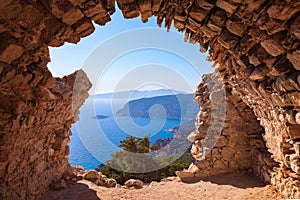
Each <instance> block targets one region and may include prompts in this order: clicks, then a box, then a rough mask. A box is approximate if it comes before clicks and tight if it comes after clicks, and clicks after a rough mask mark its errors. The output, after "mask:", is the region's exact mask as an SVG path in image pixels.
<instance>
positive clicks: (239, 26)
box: [226, 20, 248, 37]
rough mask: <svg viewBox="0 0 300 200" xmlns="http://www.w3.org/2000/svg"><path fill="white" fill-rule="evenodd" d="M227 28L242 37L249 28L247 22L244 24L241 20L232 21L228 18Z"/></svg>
mask: <svg viewBox="0 0 300 200" xmlns="http://www.w3.org/2000/svg"><path fill="white" fill-rule="evenodd" d="M226 28H227V29H228V30H229V31H230V32H231V33H233V34H235V35H238V36H240V37H242V36H243V34H244V33H245V31H246V30H247V28H248V25H247V24H244V23H242V22H239V21H231V20H227V21H226Z"/></svg>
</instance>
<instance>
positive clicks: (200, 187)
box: [43, 174, 283, 200]
mask: <svg viewBox="0 0 300 200" xmlns="http://www.w3.org/2000/svg"><path fill="white" fill-rule="evenodd" d="M43 199H45V200H67V199H72V200H99V199H101V200H112V199H118V200H119V199H122V200H125V199H126V200H127V199H135V200H154V199H159V200H182V199H183V200H185V199H187V200H202V199H203V200H204V199H205V200H212V199H216V200H219V199H230V200H231V199H236V200H246V199H249V200H250V199H251V200H262V199H263V200H271V199H272V200H274V199H283V198H281V197H280V196H279V195H278V194H277V192H276V191H275V190H274V189H273V188H272V186H270V185H264V184H262V183H260V182H259V181H257V180H256V179H255V177H251V176H247V175H242V174H230V175H223V176H215V177H211V178H207V179H202V180H192V181H189V182H181V181H179V180H178V179H176V180H173V181H169V182H160V183H158V182H152V183H150V184H148V185H144V188H142V189H125V188H105V187H98V186H96V185H95V184H93V183H91V182H88V181H79V182H78V183H70V184H69V185H68V188H67V189H65V190H61V191H48V193H47V194H46V195H45V196H44V198H43Z"/></svg>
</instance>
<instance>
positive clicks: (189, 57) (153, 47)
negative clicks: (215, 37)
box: [48, 10, 212, 94]
mask: <svg viewBox="0 0 300 200" xmlns="http://www.w3.org/2000/svg"><path fill="white" fill-rule="evenodd" d="M111 18H112V21H111V22H109V23H108V24H106V26H104V27H101V26H98V25H95V27H96V30H95V32H94V33H93V34H92V35H90V36H88V37H86V38H84V39H82V40H81V41H80V42H79V43H78V44H69V43H66V44H65V45H64V46H63V47H59V48H50V56H51V62H50V63H49V64H48V67H49V69H50V71H51V72H52V74H53V76H55V77H62V76H64V75H68V74H70V73H73V72H74V71H75V70H77V69H80V68H82V69H83V70H84V71H85V72H86V73H87V75H88V77H89V79H90V80H91V82H92V83H93V88H92V89H91V90H90V94H94V93H106V92H112V91H128V90H134V89H138V90H151V89H161V88H165V89H175V90H178V91H186V92H192V91H194V90H195V88H196V86H197V85H198V84H199V83H200V81H201V76H202V74H205V73H210V72H211V71H212V69H211V67H210V66H211V63H209V62H207V61H206V54H201V53H200V52H199V45H198V44H195V45H192V44H189V43H186V42H184V41H183V34H182V33H179V32H178V31H177V30H175V29H173V28H172V29H171V30H170V32H167V30H166V29H165V28H159V27H158V26H157V24H156V19H155V18H154V17H152V18H151V19H149V21H148V22H147V23H145V24H144V23H142V22H141V19H140V18H137V19H130V20H128V19H127V20H124V19H123V16H122V14H121V13H120V11H119V10H117V12H116V13H115V14H114V15H113V16H111Z"/></svg>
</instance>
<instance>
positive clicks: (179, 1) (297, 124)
mask: <svg viewBox="0 0 300 200" xmlns="http://www.w3.org/2000/svg"><path fill="white" fill-rule="evenodd" d="M117 5H118V6H119V8H120V9H121V10H122V13H123V15H124V17H125V18H133V17H138V16H140V17H141V18H142V20H143V21H144V22H146V21H147V19H148V18H149V17H151V16H153V15H155V16H156V17H157V23H158V25H159V26H161V25H162V23H163V21H164V22H165V26H166V28H170V26H171V25H172V24H174V26H175V27H176V28H177V29H178V30H179V31H183V32H184V33H185V38H184V39H185V40H186V41H189V42H192V43H199V44H200V51H201V52H205V51H207V50H208V48H209V47H210V48H209V59H210V60H211V61H214V63H215V65H216V74H219V75H218V76H219V77H218V79H219V80H220V81H221V85H219V86H218V87H216V89H217V91H215V92H214V90H211V91H209V92H211V93H214V94H213V95H211V94H208V93H205V92H203V91H202V90H205V88H207V85H208V84H209V82H210V79H212V78H213V76H214V75H210V76H209V75H208V76H206V80H203V84H200V86H199V88H198V89H197V92H196V94H195V96H196V100H197V101H198V102H199V103H200V105H201V106H202V107H201V112H200V113H199V116H198V119H197V123H196V131H195V133H194V135H193V140H192V141H193V142H194V146H193V149H192V154H193V155H194V156H195V158H196V159H197V161H196V162H195V164H194V165H193V166H191V168H192V169H191V170H192V171H193V176H195V175H199V176H200V175H203V176H206V175H213V174H217V173H221V172H227V171H235V170H242V169H247V170H249V169H251V170H250V171H253V172H254V173H255V174H257V175H258V176H259V177H261V178H262V179H263V180H265V181H270V182H271V183H272V184H273V185H274V186H275V187H276V188H277V189H278V190H279V191H280V192H281V193H282V194H283V195H285V196H286V197H290V198H292V197H298V198H299V196H300V195H299V185H300V182H299V179H300V178H299V177H300V160H299V156H300V155H299V149H300V148H299V141H300V114H299V113H300V92H299V90H300V88H299V87H300V71H299V70H300V51H299V46H300V43H299V39H300V31H299V30H300V15H299V11H300V2H299V1H275V2H274V1H265V0H255V1H254V0H249V1H241V0H226V1H225V0H195V1H190V0H189V1H187V0H152V1H150V0H126V1H125V0H118V1H117ZM115 6H116V5H115V1H114V0H101V1H100V0H85V1H83V0H64V1H12V0H8V1H1V3H0V13H1V15H0V22H1V24H0V77H1V79H0V97H1V104H0V110H1V115H0V152H1V154H0V177H1V183H0V199H35V198H38V197H40V196H41V195H42V194H43V193H44V192H45V191H46V190H47V189H48V187H49V185H50V183H51V182H53V181H56V180H58V179H60V178H61V177H62V175H63V173H64V172H65V171H66V170H67V169H68V166H69V163H68V160H67V156H68V154H69V148H68V146H67V145H68V142H69V136H70V134H71V133H70V127H71V124H72V123H74V121H75V119H76V118H77V115H78V109H79V107H80V105H81V104H82V103H83V102H84V99H85V98H87V95H88V93H87V91H88V89H89V88H90V87H91V85H90V83H89V81H88V79H87V77H86V75H85V74H84V73H83V72H81V71H79V72H77V73H75V74H73V75H70V76H68V77H65V78H63V79H55V78H53V77H52V75H51V73H50V72H49V70H48V69H47V63H48V61H49V52H48V46H61V45H63V44H64V42H71V43H77V42H78V41H79V40H80V38H82V37H85V36H87V35H89V34H91V33H92V32H93V31H94V26H93V24H92V21H94V22H95V23H96V24H99V25H105V24H106V23H107V22H109V21H110V15H111V14H113V13H114V11H115ZM112 23H113V22H112ZM75 77H78V78H79V79H78V80H79V81H81V82H82V84H80V85H81V86H82V87H81V88H76V91H75V93H76V95H75V96H76V100H75V102H74V101H72V93H73V92H74V91H73V85H72V84H73V83H74V80H75V79H76V78H75ZM202 88H203V89H202ZM220 88H223V91H225V94H226V95H225V99H224V101H225V104H222V106H223V107H224V108H226V109H224V110H225V111H226V112H225V113H224V116H225V120H224V124H223V125H224V126H221V127H216V129H218V130H221V135H220V137H219V138H218V141H217V143H216V145H215V146H214V148H213V149H212V151H211V153H210V155H206V156H205V157H203V156H200V155H203V154H201V153H202V151H203V146H201V145H200V144H201V140H202V139H203V137H204V136H205V135H207V134H209V133H207V132H206V128H207V126H209V125H208V124H207V123H209V122H210V121H211V120H215V116H214V115H211V111H212V110H213V109H214V107H210V103H209V101H210V99H211V98H213V97H216V96H217V95H218V91H219V90H220ZM205 102H207V103H205ZM72 103H74V104H73V105H72ZM217 103H218V102H217ZM219 103H220V102H219ZM216 105H217V104H216ZM259 124H260V125H259ZM204 164H205V165H204ZM187 173H189V172H187Z"/></svg>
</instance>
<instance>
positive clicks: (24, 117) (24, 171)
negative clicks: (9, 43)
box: [0, 65, 91, 199]
mask: <svg viewBox="0 0 300 200" xmlns="http://www.w3.org/2000/svg"><path fill="white" fill-rule="evenodd" d="M0 75H1V77H2V78H1V104H0V111H1V115H0V122H1V123H0V130H1V132H0V133H1V135H0V151H1V156H0V177H1V182H0V199H34V198H36V197H39V196H41V194H42V193H43V192H45V191H46V190H47V189H48V188H49V184H50V183H52V182H54V181H57V180H59V179H60V178H61V176H62V175H63V174H64V173H65V171H66V169H67V168H68V167H69V162H68V155H69V147H68V146H67V145H68V143H69V142H70V138H69V136H70V135H71V131H70V128H71V125H72V124H73V123H74V122H75V119H74V116H76V115H77V114H78V113H76V111H78V110H79V107H80V106H81V105H82V104H83V102H84V100H85V98H87V95H88V94H87V90H88V89H89V88H90V87H91V85H90V82H89V81H88V79H87V77H86V75H85V74H84V73H83V72H82V71H78V72H76V73H74V74H72V75H69V76H68V77H64V78H62V79H54V78H52V76H51V74H50V73H49V72H48V71H46V70H45V71H43V70H40V69H39V68H37V69H36V70H34V69H31V70H29V69H27V70H21V69H18V68H12V67H11V66H9V65H7V66H6V68H4V69H3V71H2V72H1V74H0ZM76 79H77V81H80V82H81V83H82V87H81V88H77V92H78V93H81V95H80V96H81V97H80V98H77V99H76V102H75V103H73V102H72V100H73V98H72V92H73V82H74V81H75V80H76Z"/></svg>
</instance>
